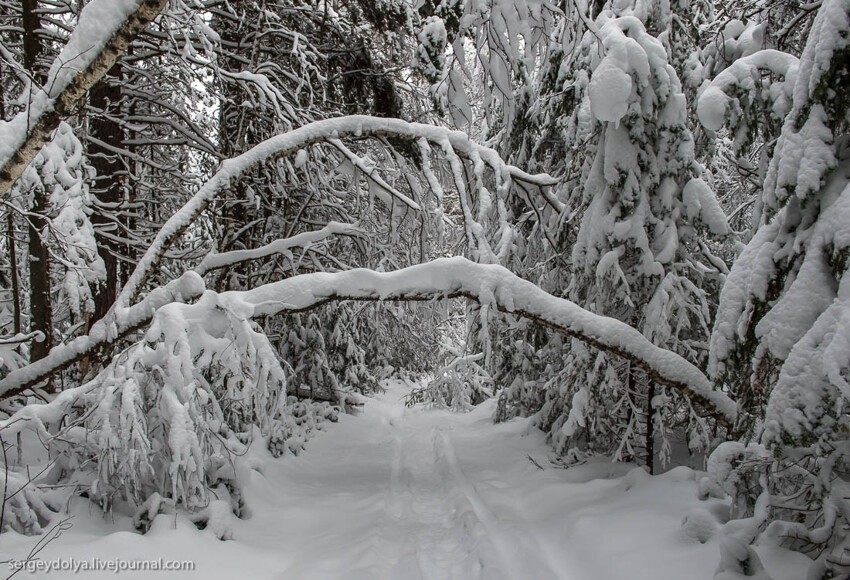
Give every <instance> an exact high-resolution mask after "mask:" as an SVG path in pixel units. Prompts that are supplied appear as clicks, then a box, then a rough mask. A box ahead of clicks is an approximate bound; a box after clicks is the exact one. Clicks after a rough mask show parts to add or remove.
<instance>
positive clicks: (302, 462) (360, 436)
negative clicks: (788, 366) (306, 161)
mask: <svg viewBox="0 0 850 580" xmlns="http://www.w3.org/2000/svg"><path fill="white" fill-rule="evenodd" d="M404 388H405V387H404V386H403V385H401V384H400V383H394V384H390V385H389V389H388V391H387V392H386V393H384V394H382V395H380V396H378V397H375V398H373V399H370V400H369V401H368V402H367V403H366V405H365V407H364V410H363V412H362V413H361V414H359V415H358V416H344V417H341V419H340V422H339V423H338V424H336V425H331V426H329V427H328V429H327V431H325V432H322V433H319V434H318V435H317V436H316V437H315V438H314V439H313V440H311V441H310V442H309V443H308V444H307V451H306V452H305V453H303V454H302V455H300V456H298V457H286V458H283V459H280V460H272V459H256V460H252V463H253V469H247V468H246V473H245V474H244V477H245V478H246V480H247V481H249V483H248V484H247V486H246V489H245V497H246V501H247V504H248V506H249V510H250V513H249V517H247V518H245V519H242V520H236V521H234V523H233V540H232V541H226V542H221V541H218V540H216V539H215V537H214V536H213V534H212V533H211V532H210V531H209V530H205V531H198V530H197V529H196V528H195V527H194V526H193V525H192V524H191V523H189V522H187V521H185V520H183V519H176V520H175V518H174V517H173V516H172V517H168V516H159V517H158V518H157V519H156V520H155V522H154V525H153V528H152V529H151V531H150V532H149V533H148V534H147V535H145V536H140V535H138V534H137V533H135V532H133V531H131V530H132V528H131V526H130V523H129V521H127V520H126V519H122V518H115V519H114V520H113V519H109V520H107V521H104V520H103V519H102V518H101V517H99V516H97V514H94V513H92V510H91V508H90V507H89V505H88V504H87V503H86V502H85V501H84V500H76V502H75V503H74V505H73V506H72V511H74V513H75V518H74V528H73V530H71V532H70V533H68V534H66V535H65V536H63V537H62V538H61V539H60V540H59V541H57V542H55V543H53V544H51V545H50V546H49V547H48V549H47V550H46V551H45V552H44V553H43V557H44V558H45V559H52V558H58V557H64V558H70V557H74V558H78V559H81V558H92V557H98V558H104V559H110V558H126V559H155V558H160V557H162V558H165V559H191V560H194V561H195V562H196V565H197V569H196V571H195V572H194V573H186V572H182V573H167V574H151V573H148V574H147V575H143V574H139V573H131V572H125V573H122V574H120V577H121V578H152V577H163V578H205V579H217V578H222V579H224V578H227V579H233V578H246V579H276V580H307V579H311V580H319V579H323V580H324V579H328V580H333V579H341V580H342V579H344V580H367V579H369V580H371V579H376V580H381V579H386V580H390V579H393V580H395V579H398V580H402V579H403V580H417V579H420V578H421V579H422V580H443V579H471V580H472V579H481V580H524V579H544V580H549V579H552V580H608V579H611V580H613V579H616V578H629V579H630V580H667V579H669V580H691V579H692V580H710V579H711V578H712V576H713V573H714V569H715V568H716V566H717V562H718V558H719V552H718V548H717V545H716V541H714V540H712V541H710V542H708V543H707V544H705V545H702V544H699V543H697V542H695V541H693V540H691V539H689V538H686V537H685V536H684V534H683V533H682V531H681V525H680V523H681V520H682V517H683V516H684V515H685V514H686V513H687V512H688V511H689V510H690V509H693V508H695V507H702V508H711V507H712V505H713V506H714V507H715V508H719V507H720V505H719V503H715V504H706V503H702V502H699V501H697V500H696V485H695V483H694V480H693V472H692V471H690V470H688V469H685V468H679V469H676V470H673V471H672V472H670V473H668V474H665V475H662V476H659V477H655V478H650V477H648V476H645V475H644V476H642V477H641V475H642V473H640V472H633V473H632V474H630V475H629V476H626V477H615V478H601V479H600V477H601V476H604V475H606V472H607V475H611V476H613V475H620V476H622V474H623V473H624V469H623V468H622V466H619V467H618V466H612V465H611V464H597V465H592V466H583V467H579V468H573V469H570V470H563V469H556V468H553V467H552V466H551V464H549V462H548V459H547V456H548V454H549V449H548V448H547V446H546V443H545V441H544V440H543V437H542V435H541V434H540V433H539V432H538V431H536V430H534V429H529V427H528V422H527V421H526V420H515V421H512V422H510V423H507V424H503V425H493V423H492V421H491V420H490V416H491V414H492V411H493V405H492V403H489V404H485V405H482V406H481V407H479V408H478V409H476V410H475V411H474V412H472V413H469V414H456V413H451V412H447V411H434V410H426V409H421V408H414V409H407V408H405V407H404V406H403V404H402V402H401V397H402V396H403V395H404V392H405V391H404ZM529 456H531V457H533V458H534V459H535V460H536V461H537V462H538V463H539V464H540V465H541V466H543V467H544V469H542V470H541V469H540V468H538V467H537V466H535V465H534V463H532V461H531V460H530V459H529ZM594 478H597V479H594ZM116 530H124V531H116ZM10 537H11V539H12V542H11V544H12V545H9V546H2V545H0V556H2V555H4V554H3V553H4V552H5V551H6V549H10V551H11V553H12V555H13V557H14V556H17V555H18V554H20V553H21V552H23V550H24V548H25V547H26V546H27V545H28V543H31V539H27V538H22V537H20V536H14V535H13V536H10ZM4 539H5V538H4ZM763 556H764V554H763ZM765 560H766V562H765V563H766V564H767V565H768V567H769V568H772V569H773V571H774V573H775V575H776V580H791V579H793V578H795V577H797V576H798V575H799V572H798V570H799V568H796V567H795V566H793V565H789V563H788V562H787V561H784V562H782V563H781V565H780V564H778V563H774V562H772V561H771V558H770V554H767V558H765ZM795 574H796V575H797V576H795ZM99 576H101V575H100V574H96V575H92V576H91V577H94V578H96V577H99ZM0 577H2V576H0ZM38 577H44V578H50V579H57V578H62V577H65V575H64V574H62V573H56V572H54V573H51V574H43V575H38V574H33V575H29V574H26V573H23V574H20V575H18V576H16V579H21V578H38ZM67 577H69V578H70V577H79V576H72V575H68V576H67ZM104 577H105V576H104Z"/></svg>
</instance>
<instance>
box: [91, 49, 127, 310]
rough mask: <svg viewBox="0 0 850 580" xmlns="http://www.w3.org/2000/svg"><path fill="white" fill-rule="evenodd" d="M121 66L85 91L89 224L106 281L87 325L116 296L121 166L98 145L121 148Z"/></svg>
mask: <svg viewBox="0 0 850 580" xmlns="http://www.w3.org/2000/svg"><path fill="white" fill-rule="evenodd" d="M121 76H122V74H121V67H120V65H118V64H116V65H115V66H113V67H112V69H110V71H109V72H108V73H107V75H106V76H105V77H104V78H103V79H101V81H100V82H98V83H97V84H96V85H95V86H94V87H93V88H92V90H91V91H89V104H90V105H91V107H92V109H94V112H93V113H92V116H91V118H90V121H89V134H90V135H91V136H92V137H94V138H95V139H97V141H92V142H91V143H89V147H88V153H89V162H90V163H91V165H92V167H94V170H95V172H96V174H97V176H96V177H95V181H94V187H93V188H92V193H94V195H95V197H96V199H97V202H98V203H96V204H95V206H96V208H95V211H94V213H93V214H92V217H91V221H92V225H93V226H94V229H95V239H96V240H97V251H98V254H100V257H101V259H103V263H104V265H105V266H106V282H105V283H104V284H102V285H100V286H98V288H97V289H96V290H95V293H94V304H95V311H94V315H93V316H92V318H91V320H90V324H91V323H94V322H96V321H98V320H100V319H101V318H103V317H104V315H106V313H107V312H108V311H109V308H110V307H111V306H112V304H113V303H114V302H115V299H116V298H117V296H118V287H119V285H120V280H119V260H118V254H119V253H120V252H121V248H120V247H119V246H120V244H117V243H116V242H114V241H113V240H112V239H111V238H110V237H108V236H106V235H104V234H111V235H112V236H115V235H120V234H121V232H120V227H119V226H120V220H121V217H120V212H119V211H118V204H119V203H120V202H121V201H122V199H123V183H122V175H123V165H122V163H121V160H120V159H119V158H118V156H117V155H116V154H115V153H114V152H111V151H109V150H107V149H106V148H105V147H103V146H102V145H100V144H99V143H98V142H103V143H105V144H107V145H112V146H113V147H121V146H122V141H123V131H122V129H121V126H120V125H119V124H118V122H117V121H116V120H115V115H116V114H117V113H118V111H116V110H115V108H116V107H118V106H119V103H120V101H121V86H120V81H121Z"/></svg>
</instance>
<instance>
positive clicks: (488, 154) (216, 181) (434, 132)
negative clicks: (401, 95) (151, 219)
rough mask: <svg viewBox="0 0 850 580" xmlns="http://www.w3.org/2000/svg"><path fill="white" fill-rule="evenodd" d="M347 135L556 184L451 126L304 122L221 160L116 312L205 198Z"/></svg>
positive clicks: (372, 120)
mask: <svg viewBox="0 0 850 580" xmlns="http://www.w3.org/2000/svg"><path fill="white" fill-rule="evenodd" d="M351 137H355V138H357V137H373V138H374V137H394V138H402V139H410V140H414V141H418V140H420V139H424V140H426V141H428V142H430V143H434V144H436V145H439V146H440V148H441V149H442V150H444V151H453V152H456V153H457V154H458V155H465V156H468V157H476V158H479V159H481V160H482V161H483V162H484V163H486V164H487V165H488V166H489V167H490V168H491V169H492V170H493V171H494V173H495V174H496V176H497V180H499V181H503V182H504V181H509V180H517V181H522V182H526V183H530V184H533V185H536V186H538V187H540V188H541V190H544V188H546V187H547V186H551V185H554V184H555V183H557V180H556V179H554V178H552V177H550V176H548V175H545V174H540V175H531V174H528V173H526V172H524V171H522V170H521V169H519V168H517V167H514V166H512V165H508V164H507V163H505V162H504V161H503V160H502V158H501V157H500V156H499V154H498V153H497V152H496V151H495V150H493V149H490V148H489V147H485V146H483V145H480V144H478V143H476V142H474V141H473V140H471V139H470V138H469V135H467V134H466V133H462V132H460V131H451V130H448V129H445V128H443V127H437V126H434V125H423V124H421V123H408V122H406V121H402V120H401V119H387V118H379V117H369V116H362V115H352V116H348V117H339V118H335V119H325V120H322V121H316V122H313V123H309V124H307V125H304V126H303V127H300V128H298V129H294V130H292V131H289V132H287V133H283V134H281V135H277V136H275V137H272V138H270V139H267V140H266V141H263V142H262V143H260V144H258V145H256V146H255V147H253V148H252V149H250V150H248V151H246V152H245V153H243V154H242V155H239V156H238V157H234V158H233V159H228V160H227V161H224V162H223V163H222V164H221V167H220V169H219V170H218V172H217V173H216V174H215V175H213V177H212V178H210V180H209V181H207V182H206V183H205V184H204V185H203V186H202V187H201V188H200V189H199V190H198V192H197V193H196V194H195V195H194V196H193V197H192V199H190V200H189V201H188V202H187V203H186V205H184V206H183V207H182V208H181V209H180V211H178V212H177V213H176V214H174V215H173V216H171V218H169V219H168V221H167V222H166V223H165V225H164V226H163V227H162V229H160V231H159V233H158V234H157V236H156V238H155V239H154V240H153V242H152V243H151V245H150V247H149V248H148V250H147V251H146V252H145V255H144V256H142V258H141V259H140V260H139V262H138V264H137V266H136V269H135V271H134V272H133V273H132V274H131V276H130V278H129V280H128V281H127V284H126V285H125V286H124V288H123V289H122V290H121V293H120V294H119V296H118V300H117V304H116V306H117V310H116V315H117V316H119V317H120V316H122V314H121V310H122V309H124V308H127V307H128V306H129V305H130V304H131V303H132V301H133V300H134V299H135V298H136V296H137V295H138V294H139V292H140V291H141V289H142V287H143V286H144V284H145V282H146V281H147V279H148V278H149V277H150V275H151V273H152V272H154V271H155V270H156V268H157V266H158V264H159V262H160V260H162V257H163V256H164V255H165V252H166V251H167V250H168V248H169V247H170V246H171V244H172V243H173V242H174V241H175V240H176V239H177V238H178V237H179V236H180V235H181V234H182V232H183V231H184V230H185V229H186V228H187V227H189V226H190V225H191V224H192V223H193V222H194V221H195V220H196V219H197V218H198V216H200V215H201V213H202V212H203V211H204V210H205V209H206V207H207V205H208V204H209V203H210V201H211V200H213V199H214V198H215V197H217V196H218V195H219V193H220V192H221V191H222V190H224V189H226V188H227V187H228V186H229V185H230V184H231V183H232V182H233V181H234V180H236V179H238V178H239V177H240V176H242V175H244V174H245V173H246V172H248V171H250V170H251V169H253V168H255V167H257V166H258V165H260V164H262V163H267V162H269V161H272V160H274V159H277V158H280V157H283V156H286V155H292V154H295V153H296V152H297V151H298V150H300V149H303V148H304V147H307V146H310V145H313V144H316V143H321V142H331V141H332V140H334V139H342V138H351ZM551 197H552V196H551V194H549V195H548V197H547V200H548V199H549V198H551ZM555 202H557V203H560V202H559V201H558V200H557V199H553V200H550V203H555Z"/></svg>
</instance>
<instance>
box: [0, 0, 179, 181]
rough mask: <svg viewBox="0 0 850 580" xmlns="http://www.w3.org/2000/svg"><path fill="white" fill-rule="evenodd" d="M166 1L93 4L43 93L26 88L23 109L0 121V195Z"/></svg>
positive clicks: (113, 0)
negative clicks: (13, 115) (27, 95)
mask: <svg viewBox="0 0 850 580" xmlns="http://www.w3.org/2000/svg"><path fill="white" fill-rule="evenodd" d="M166 3H167V0H92V1H91V2H88V3H87V4H86V5H85V7H84V8H83V10H82V12H81V13H80V20H79V22H78V24H77V26H76V27H75V28H74V32H73V34H72V35H71V37H70V39H69V40H68V43H67V44H66V45H65V47H64V48H63V49H62V52H60V53H59V56H58V57H56V60H55V61H54V62H53V64H52V65H51V67H50V71H49V72H48V75H47V82H46V83H45V84H44V86H43V87H27V89H26V90H29V92H30V95H29V99H28V106H27V108H26V109H25V110H23V111H21V112H20V113H18V114H17V115H15V117H14V118H13V119H12V120H10V121H0V195H2V194H5V193H6V192H7V191H9V188H11V187H12V184H13V183H14V182H15V180H16V179H17V178H18V177H20V175H21V173H22V172H23V170H24V168H26V166H27V165H29V163H30V161H32V160H33V158H34V157H35V156H36V154H38V152H39V151H40V150H41V148H42V146H43V145H44V144H45V142H46V141H47V140H48V139H49V138H50V134H51V133H52V132H53V130H54V129H56V127H58V126H59V123H60V122H61V121H62V120H63V119H64V118H66V117H68V116H69V115H70V114H71V112H72V111H73V109H74V107H75V106H76V105H77V103H78V102H79V101H80V99H82V98H83V96H84V95H85V94H86V92H87V91H88V90H89V89H90V88H91V87H92V86H94V84H95V83H96V82H97V81H99V80H100V79H101V77H103V75H105V74H106V72H107V71H108V70H109V69H110V68H112V65H114V64H115V62H116V61H117V60H118V58H119V57H120V56H121V55H122V54H123V53H124V51H126V50H127V46H129V44H130V42H131V41H132V40H133V38H134V37H135V36H136V35H138V34H139V33H140V32H141V31H142V30H143V29H144V28H145V27H146V26H147V25H148V24H149V23H150V22H152V21H153V19H154V18H156V17H157V15H158V14H159V13H160V12H161V11H162V10H163V9H164V8H165V5H166Z"/></svg>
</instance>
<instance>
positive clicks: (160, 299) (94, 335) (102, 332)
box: [0, 222, 363, 400]
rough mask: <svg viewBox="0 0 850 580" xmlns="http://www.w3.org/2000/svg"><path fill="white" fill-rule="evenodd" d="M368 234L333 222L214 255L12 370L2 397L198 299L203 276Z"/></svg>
mask: <svg viewBox="0 0 850 580" xmlns="http://www.w3.org/2000/svg"><path fill="white" fill-rule="evenodd" d="M362 233H363V232H362V231H361V230H360V229H359V228H357V227H356V226H354V225H352V224H343V223H338V222H331V223H330V224H328V225H327V226H325V227H324V228H322V229H320V230H316V231H312V232H303V233H300V234H297V235H295V236H291V237H289V238H284V239H281V240H276V241H274V242H271V243H269V244H267V245H265V246H263V247H261V248H256V249H253V250H237V251H233V252H224V253H221V254H210V255H208V256H207V257H206V258H205V259H204V260H203V261H202V262H201V263H200V264H198V266H197V267H196V268H195V269H194V270H190V271H189V272H186V273H184V274H183V275H182V276H180V277H179V278H177V279H175V280H172V281H171V282H169V283H168V284H166V285H165V286H161V287H159V288H156V289H154V290H153V291H151V292H150V293H148V294H147V295H146V296H145V297H144V299H143V300H141V301H139V302H138V303H136V304H134V305H132V306H130V307H129V308H125V309H124V312H123V316H122V317H121V319H120V320H116V319H115V318H103V319H101V320H99V321H97V322H96V323H95V324H94V325H92V327H91V329H90V331H89V333H88V334H87V335H85V336H79V337H77V338H75V339H74V340H72V341H70V342H68V343H66V344H62V345H58V346H56V347H54V348H53V349H51V351H50V354H49V355H48V356H47V357H45V358H43V359H40V360H37V361H35V362H32V363H30V364H28V365H26V366H24V367H21V368H20V369H16V370H13V371H12V372H10V373H9V374H8V375H6V376H5V377H4V378H3V379H2V380H0V400H4V399H8V398H10V397H14V396H15V395H18V394H20V393H21V392H23V391H25V390H26V389H28V388H30V387H33V386H35V385H37V384H38V383H40V382H41V381H43V380H44V379H46V378H47V377H49V376H51V375H52V374H54V373H55V372H57V371H59V370H61V369H63V368H65V367H66V366H68V365H70V364H73V363H74V362H76V361H78V360H81V359H83V358H85V357H87V356H90V355H91V354H93V353H94V352H95V351H96V350H97V349H98V348H101V347H103V346H106V345H108V344H111V343H113V342H115V341H116V340H118V339H119V338H121V337H123V336H126V335H127V334H129V333H131V332H133V331H135V330H138V329H139V328H142V327H144V326H146V325H147V324H149V323H150V321H151V320H152V319H153V316H154V314H155V313H156V311H157V310H159V309H160V308H162V307H163V306H165V305H166V304H171V303H172V302H191V301H192V300H196V299H197V298H199V297H200V296H201V295H202V294H203V293H204V290H206V285H205V284H204V281H203V278H202V276H203V275H205V274H207V273H208V272H211V271H213V270H216V269H219V268H224V267H227V266H232V265H234V264H238V263H240V262H244V261H247V260H254V259H258V258H263V257H267V256H271V255H274V254H278V253H286V252H288V251H290V250H292V249H293V248H297V247H302V248H307V247H309V246H310V245H312V244H316V243H318V242H320V241H322V240H324V239H326V238H328V237H330V236H333V235H348V236H352V235H360V234H362Z"/></svg>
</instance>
